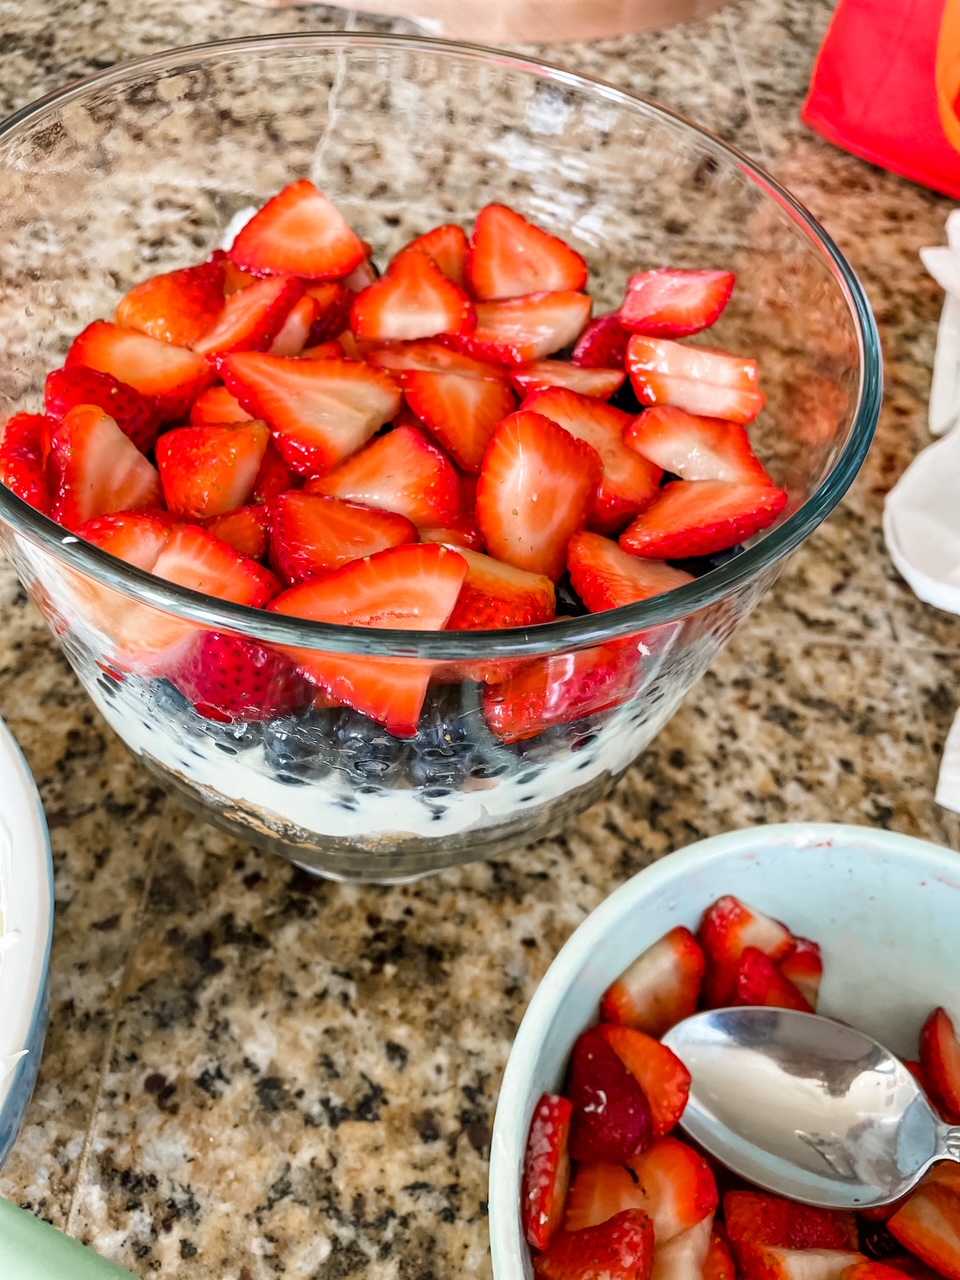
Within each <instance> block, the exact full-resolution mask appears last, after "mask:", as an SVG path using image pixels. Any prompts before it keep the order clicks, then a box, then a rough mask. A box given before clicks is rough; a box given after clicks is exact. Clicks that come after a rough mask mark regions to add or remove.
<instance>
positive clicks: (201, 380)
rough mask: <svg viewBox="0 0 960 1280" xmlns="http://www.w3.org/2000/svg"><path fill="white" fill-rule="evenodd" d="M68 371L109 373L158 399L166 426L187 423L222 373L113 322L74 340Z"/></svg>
mask: <svg viewBox="0 0 960 1280" xmlns="http://www.w3.org/2000/svg"><path fill="white" fill-rule="evenodd" d="M64 363H65V367H66V368H67V369H72V368H75V367H76V366H77V365H82V366H83V367H84V368H87V369H96V370H97V371H98V372H100V373H109V374H111V375H112V376H113V377H114V378H117V379H118V380H119V381H120V382H125V383H127V385H128V386H131V387H133V388H134V389H135V390H136V391H139V392H140V394H141V395H144V396H148V397H153V398H154V399H155V401H156V403H157V406H158V409H159V411H160V416H161V418H162V420H163V421H164V422H175V421H176V420H177V419H178V418H180V419H183V418H184V417H186V416H187V414H188V413H189V411H190V406H191V405H192V404H193V402H194V400H195V399H196V398H197V396H198V395H199V394H200V392H201V391H204V390H205V389H206V388H207V387H208V386H210V384H211V383H212V382H213V380H214V378H215V377H216V374H215V373H214V371H213V370H212V369H211V368H210V367H209V366H208V365H207V362H206V360H204V358H203V356H200V355H197V354H196V352H193V351H187V350H186V349H185V348H183V347H174V346H171V345H170V343H169V342H160V341H159V340H158V339H157V338H151V337H149V336H148V335H147V334H145V333H140V332H139V331H138V330H136V329H124V328H122V327H121V326H120V325H118V324H112V323H111V322H110V321H109V320H94V322H93V324H88V325H87V327H86V329H84V330H83V332H82V333H80V334H78V335H77V337H76V338H74V340H73V345H72V346H71V348H70V350H69V352H68V353H67V358H66V361H65V362H64Z"/></svg>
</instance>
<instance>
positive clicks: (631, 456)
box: [520, 387, 663, 533]
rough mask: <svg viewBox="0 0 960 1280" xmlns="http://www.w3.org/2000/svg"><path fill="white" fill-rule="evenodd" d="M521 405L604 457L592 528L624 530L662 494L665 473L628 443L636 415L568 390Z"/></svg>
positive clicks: (552, 391)
mask: <svg viewBox="0 0 960 1280" xmlns="http://www.w3.org/2000/svg"><path fill="white" fill-rule="evenodd" d="M520 407H521V409H522V410H524V411H526V410H529V411H531V412H533V413H542V414H544V415H545V416H546V417H548V418H550V419H551V420H552V421H553V422H557V423H559V424H560V426H561V427H563V428H564V429H565V430H566V431H569V432H570V434H571V435H572V436H576V437H577V439H578V440H585V441H586V442H587V444H590V445H592V446H593V447H594V449H596V451H597V453H598V454H599V455H600V462H601V465H602V468H603V474H602V476H601V479H600V487H599V489H598V490H597V495H596V497H595V499H594V502H593V506H592V508H591V511H590V524H591V527H594V528H596V529H598V530H600V532H602V533H612V532H619V531H620V530H621V529H622V528H623V526H624V525H625V524H626V523H627V521H628V520H629V519H630V518H631V517H632V516H635V515H636V514H637V512H638V511H642V510H643V508H644V507H646V506H648V505H649V504H650V503H651V502H652V501H653V500H654V498H655V497H656V496H657V494H658V493H659V492H660V478H661V476H662V474H663V472H662V469H661V468H660V467H658V466H656V465H655V464H654V463H652V462H648V461H647V460H646V458H641V457H640V456H639V455H638V454H636V453H634V452H632V451H631V450H630V449H628V448H627V447H626V446H625V445H624V443H623V433H624V431H625V430H626V429H627V428H628V427H629V425H630V423H631V421H632V419H631V417H630V414H628V413H624V412H623V411H622V410H620V409H615V408H614V407H613V406H612V405H609V404H603V403H601V402H600V401H598V400H596V399H594V398H593V397H592V396H583V395H578V394H577V392H576V391H568V390H566V389H565V388H563V387H551V388H550V389H549V390H547V391H535V392H534V393H533V394H532V395H529V396H527V398H526V399H525V400H524V401H523V404H522V405H521V406H520Z"/></svg>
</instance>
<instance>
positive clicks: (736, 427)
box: [623, 404, 773, 484]
mask: <svg viewBox="0 0 960 1280" xmlns="http://www.w3.org/2000/svg"><path fill="white" fill-rule="evenodd" d="M623 442H624V444H625V445H626V446H627V447H628V448H630V449H633V450H634V451H635V452H636V453H639V454H640V455H641V457H644V458H647V459H648V460H649V461H650V462H652V463H654V464H655V465H656V466H658V467H661V468H662V469H663V470H664V471H671V472H672V473H673V474H674V475H676V476H679V477H680V479H681V480H730V481H738V480H743V481H748V482H749V481H752V480H761V481H764V482H765V483H767V484H773V481H772V480H771V479H770V477H769V475H768V474H767V472H766V471H765V469H764V466H763V463H762V462H761V461H760V459H759V458H758V457H757V455H756V454H755V453H754V452H753V447H752V445H751V444H750V437H749V436H748V435H747V433H746V431H745V430H744V429H743V427H742V426H741V425H740V424H739V423H738V422H726V421H724V419H723V418H699V417H697V416H696V415H695V414H692V413H687V411H686V410H685V409H678V408H677V406H676V405H672V404H664V405H657V406H656V407H654V408H652V409H647V410H646V412H645V413H641V414H639V415H638V416H637V417H636V418H633V419H632V420H631V421H630V423H629V425H628V426H627V427H626V429H625V430H624V433H623Z"/></svg>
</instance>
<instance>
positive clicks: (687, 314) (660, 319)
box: [620, 267, 736, 338]
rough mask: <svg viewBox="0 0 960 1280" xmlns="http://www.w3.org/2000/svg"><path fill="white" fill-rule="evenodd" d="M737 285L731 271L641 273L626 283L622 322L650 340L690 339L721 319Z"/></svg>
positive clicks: (659, 270) (659, 269) (677, 269)
mask: <svg viewBox="0 0 960 1280" xmlns="http://www.w3.org/2000/svg"><path fill="white" fill-rule="evenodd" d="M735 283H736V276H735V275H734V274H733V272H732V271H704V270H697V271H685V270H684V269H683V268H681V267H657V268H655V269H654V270H653V271H641V272H639V273H638V274H637V275H635V276H631V277H630V279H629V281H628V282H627V296H626V298H625V299H624V301H623V306H622V307H621V308H620V323H621V324H622V325H623V327H624V328H625V329H629V330H630V332H631V333H642V334H645V335H646V336H648V337H651V338H686V337H689V335H690V334H691V333H700V331H701V330H703V329H708V328H709V327H710V325H712V324H715V323H716V321H717V320H719V319H720V315H721V313H722V312H723V309H724V307H726V305H727V303H728V302H729V301H730V295H731V294H732V293H733V286H734V284H735Z"/></svg>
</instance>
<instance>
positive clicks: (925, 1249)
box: [887, 1164, 960, 1280]
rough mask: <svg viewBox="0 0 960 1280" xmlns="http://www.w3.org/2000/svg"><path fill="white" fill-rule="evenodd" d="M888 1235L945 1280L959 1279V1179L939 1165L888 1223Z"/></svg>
mask: <svg viewBox="0 0 960 1280" xmlns="http://www.w3.org/2000/svg"><path fill="white" fill-rule="evenodd" d="M887 1227H888V1228H889V1230H890V1231H891V1233H892V1234H893V1235H894V1236H895V1237H896V1239H897V1240H899V1241H900V1243H901V1244H902V1245H905V1246H906V1247H907V1248H908V1249H909V1250H910V1252H911V1253H913V1254H916V1256H917V1257H918V1258H920V1259H921V1260H922V1261H923V1262H925V1263H926V1264H927V1266H929V1267H933V1268H934V1270H935V1271H937V1272H938V1273H939V1274H940V1275H941V1276H946V1277H948V1280H960V1180H958V1179H957V1173H956V1169H955V1167H954V1166H951V1165H947V1164H941V1165H937V1166H935V1167H934V1169H933V1170H932V1171H931V1172H930V1173H929V1174H927V1176H926V1178H925V1179H924V1180H923V1182H922V1183H921V1184H920V1186H919V1187H918V1188H917V1189H916V1191H914V1192H912V1193H911V1194H910V1196H909V1197H908V1199H907V1202H906V1204H904V1205H903V1207H902V1208H900V1209H898V1210H897V1212H896V1213H895V1214H894V1215H893V1217H892V1218H891V1219H890V1220H889V1222H888V1223H887Z"/></svg>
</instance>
